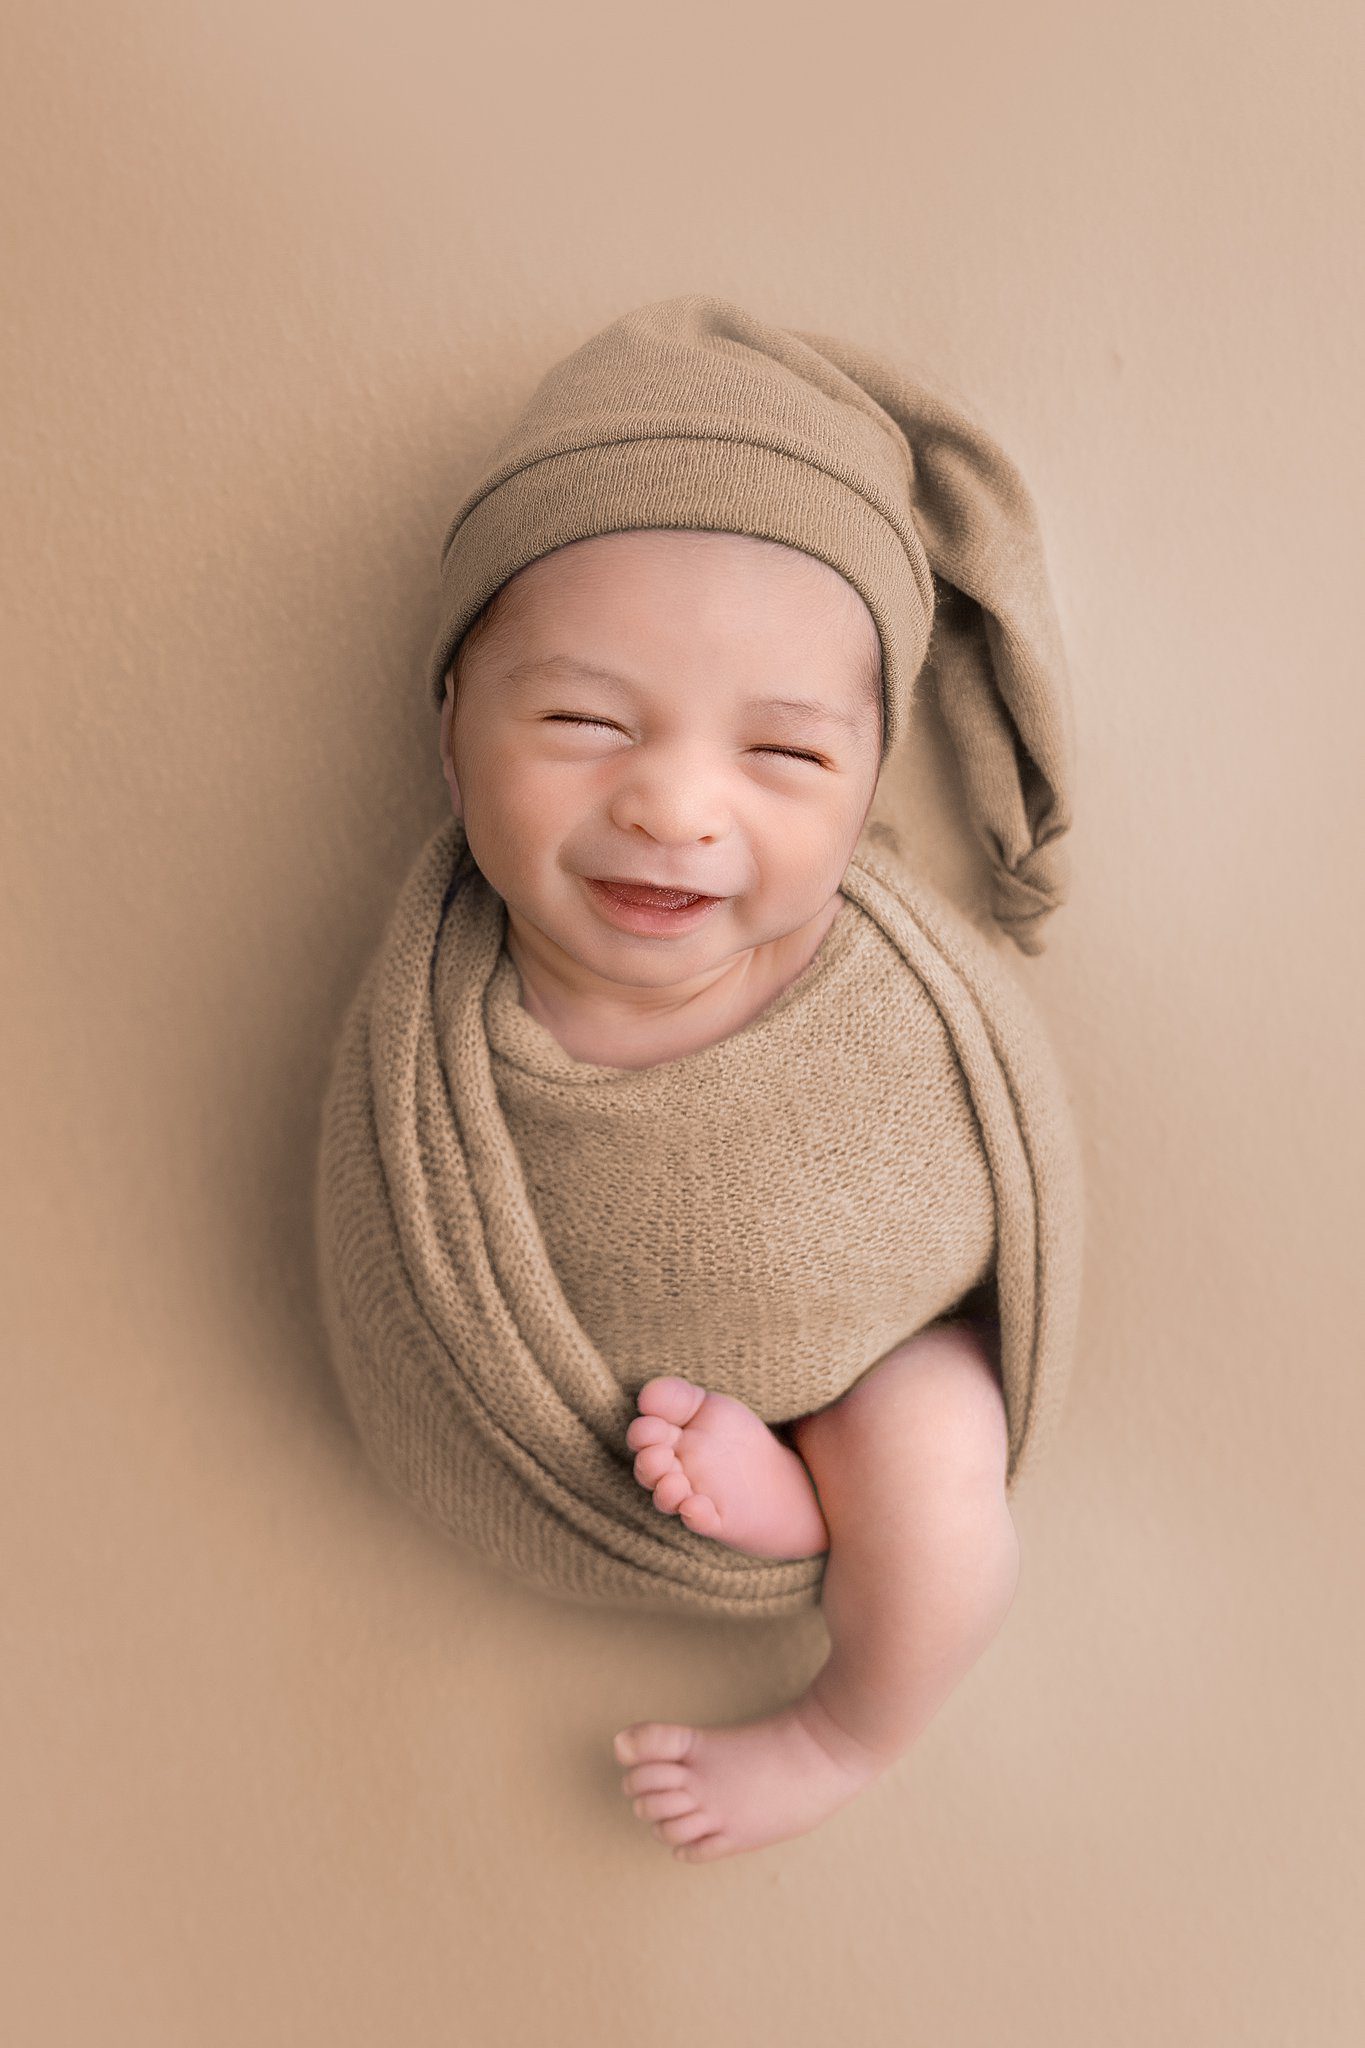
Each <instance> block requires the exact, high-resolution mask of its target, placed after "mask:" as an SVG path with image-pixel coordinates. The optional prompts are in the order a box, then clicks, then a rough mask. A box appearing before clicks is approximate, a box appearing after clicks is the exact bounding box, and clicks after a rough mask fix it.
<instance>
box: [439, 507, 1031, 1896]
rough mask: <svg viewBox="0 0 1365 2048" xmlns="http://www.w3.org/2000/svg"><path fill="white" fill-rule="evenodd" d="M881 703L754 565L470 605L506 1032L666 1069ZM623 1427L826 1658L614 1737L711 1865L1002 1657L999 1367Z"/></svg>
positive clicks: (808, 606)
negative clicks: (769, 1705)
mask: <svg viewBox="0 0 1365 2048" xmlns="http://www.w3.org/2000/svg"><path fill="white" fill-rule="evenodd" d="M438 673H439V672H438ZM880 676H881V645H880V642H879V637H878V632H877V627H876V624H875V622H874V620H873V617H872V615H871V613H870V612H869V610H868V608H867V606H866V605H865V604H864V602H863V600H862V598H861V597H860V596H859V595H858V593H857V592H856V591H855V590H854V589H853V587H852V585H851V584H849V583H848V582H847V581H845V579H844V578H843V577H842V576H840V575H839V574H838V573H837V572H836V571H835V570H833V569H831V568H829V567H827V566H826V564H825V563H824V562H822V561H819V560H816V559H815V558H814V557H813V556H811V555H809V554H806V553H804V552H802V551H800V550H798V549H796V548H793V547H788V546H785V545H782V544H779V543H777V542H775V541H767V540H757V539H752V538H749V537H747V536H745V535H740V534H736V533H727V532H702V531H686V530H678V531H672V530H664V529H638V530H633V531H621V532H609V533H604V534H599V535H597V536H596V537H594V538H591V539H588V540H580V541H575V542H572V543H570V544H569V545H565V546H559V547H557V548H555V549H554V550H553V551H552V552H550V553H547V554H544V555H542V556H541V557H539V558H538V559H536V560H534V561H532V562H531V563H530V564H529V565H528V566H527V567H525V568H523V569H522V570H520V571H519V573H517V574H516V575H514V576H513V577H512V578H511V579H510V580H509V581H507V582H506V583H504V584H503V585H502V586H501V588H500V589H499V590H498V591H497V593H496V595H495V596H494V598H493V600H492V601H491V603H490V604H489V605H488V606H487V607H485V609H484V611H483V612H482V613H481V614H480V616H479V617H478V618H477V619H476V620H475V622H474V624H473V626H472V627H471V629H470V630H469V631H468V632H467V633H466V634H465V635H464V637H463V639H462V641H461V643H460V645H459V648H458V652H457V657H456V661H455V664H454V667H453V668H452V669H451V670H450V671H449V672H448V673H447V677H446V698H445V705H444V709H443V712H442V716H441V735H440V746H441V758H442V763H443V768H444V773H445V776H446V780H447V782H448V784H449V788H450V794H451V800H452V803H453V805H454V808H455V811H456V814H457V815H458V816H459V817H460V818H461V820H462V821H463V825H464V830H465V833H466V836H467V839H468V843H469V848H470V851H471V853H472V854H473V856H474V859H475V860H476V861H477V863H478V867H479V869H480V870H481V871H482V873H483V875H484V876H485V877H486V879H487V881H488V882H489V884H490V885H491V887H492V888H493V889H494V890H495V891H496V892H497V894H498V895H499V896H500V897H501V898H502V899H503V902H504V903H505V905H506V918H507V923H506V938H505V945H506V953H507V956H508V959H509V960H510V963H511V966H512V968H514V969H515V974H516V978H517V985H518V992H519V1002H520V1006H521V1008H522V1009H523V1010H524V1011H525V1012H526V1014H527V1015H528V1016H529V1017H530V1018H531V1019H533V1020H534V1021H535V1022H536V1024H537V1025H539V1026H540V1027H542V1028H543V1030H544V1031H545V1032H547V1033H548V1034H549V1035H550V1037H551V1038H552V1039H553V1041H554V1042H555V1044H557V1045H558V1046H559V1047H561V1048H562V1049H563V1050H564V1052H566V1053H567V1054H568V1055H569V1056H570V1057H571V1058H572V1059H573V1060H575V1061H582V1062H589V1063H591V1064H593V1065H594V1066H604V1067H616V1068H644V1067H653V1066H658V1065H660V1064H662V1063H664V1062H668V1061H674V1060H682V1059H686V1058H687V1057H688V1056H689V1055H690V1054H693V1053H696V1052H698V1051H700V1050H701V1049H703V1048H705V1047H708V1046H712V1045H715V1044H717V1043H718V1042H719V1041H721V1040H723V1039H726V1038H729V1037H730V1036H732V1035H733V1034H734V1033H736V1032H737V1031H740V1030H742V1029H743V1028H744V1026H745V1025H746V1024H748V1023H750V1022H751V1021H752V1020H753V1019H754V1018H756V1017H758V1016H760V1015H761V1014H762V1013H764V1012H765V1011H767V1010H768V1009H769V1007H770V1006H771V1005H773V1004H774V1003H775V1002H776V1001H777V999H778V998H779V997H780V996H782V995H783V993H784V992H785V991H788V990H790V989H791V988H792V987H793V986H794V985H795V984H796V983H797V982H798V981H800V980H801V978H802V977H803V976H804V975H805V974H806V973H807V971H808V970H809V969H811V967H812V964H813V963H815V962H816V961H817V958H818V957H822V948H823V947H824V946H825V943H826V940H827V938H829V939H830V941H831V943H833V942H834V939H835V938H837V934H832V928H833V927H834V926H835V923H836V920H837V919H838V918H839V915H840V911H841V908H842V907H844V906H845V905H846V899H845V898H844V897H843V896H842V895H841V893H840V884H841V881H842V879H843V876H844V873H845V870H846V868H847V866H848V863H849V860H850V857H851V855H852V853H853V850H854V847H855V845H856V843H857V841H858V838H859V835H860V833H861V831H862V829H863V825H864V823H865V821H866V819H867V816H868V813H869V810H870V808H871V805H872V800H873V796H874V793H875V790H876V787H877V781H878V772H879V766H880V759H881V744H882V697H881V683H880ZM969 1277H970V1276H969ZM964 1284H965V1283H964ZM627 1306H628V1304H627ZM637 1406H638V1409H639V1414H638V1415H637V1417H636V1418H635V1419H634V1421H632V1422H631V1424H630V1426H629V1428H628V1430H627V1432H626V1442H627V1445H628V1446H629V1448H630V1449H631V1450H632V1451H633V1452H634V1453H635V1454H636V1455H635V1461H634V1472H635V1476H636V1478H637V1479H638V1480H639V1482H640V1484H641V1485H642V1486H643V1487H646V1488H648V1489H649V1490H650V1491H651V1493H652V1497H653V1502H654V1505H655V1507H656V1508H657V1509H658V1510H659V1512H660V1514H664V1515H678V1516H679V1517H680V1518H681V1519H682V1521H683V1522H684V1523H685V1524H686V1525H687V1527H688V1528H689V1529H691V1530H693V1531H694V1532H696V1533H697V1534H698V1535H700V1536H703V1537H705V1538H708V1539H710V1540H711V1541H714V1542H715V1543H718V1544H727V1545H730V1546H732V1547H734V1548H737V1549H741V1550H744V1551H747V1552H749V1553H752V1554H755V1555H757V1556H760V1557H767V1558H804V1557H812V1556H816V1555H818V1554H822V1553H826V1552H827V1553H828V1555H827V1561H826V1566H825V1573H824V1579H823V1586H822V1605H823V1613H824V1619H825V1622H826V1625H827V1628H828V1632H829V1637H830V1642H831V1650H830V1655H829V1658H828V1660H827V1661H826V1663H825V1664H824V1666H823V1668H822V1669H821V1670H820V1672H819V1673H818V1674H817V1676H816V1677H815V1679H814V1680H813V1682H812V1684H811V1685H810V1687H809V1688H808V1689H807V1691H806V1692H805V1693H804V1694H803V1695H802V1697H801V1698H800V1699H798V1700H796V1701H794V1702H793V1703H792V1704H790V1705H789V1706H786V1707H784V1708H783V1709H782V1710H781V1711H780V1712H778V1713H775V1714H771V1715H767V1716H764V1717H763V1718H761V1719H759V1720H756V1721H749V1722H744V1723H741V1724H738V1725H735V1726H730V1727H691V1726H688V1725H682V1724H676V1723H672V1722H663V1721H643V1722H637V1723H635V1724H633V1725H632V1726H631V1727H628V1728H624V1729H622V1730H621V1731H620V1732H619V1733H618V1735H617V1736H616V1740H615V1750H616V1756H617V1759H618V1761H619V1762H620V1763H622V1764H625V1765H628V1766H629V1768H628V1769H627V1770H626V1772H625V1774H624V1776H623V1778H622V1781H621V1782H622V1788H623V1790H624V1791H625V1793H626V1794H627V1795H628V1796H629V1797H630V1798H631V1800H632V1803H633V1807H634V1811H635V1812H636V1813H637V1814H638V1815H639V1816H640V1818H641V1819H643V1820H645V1821H648V1822H650V1823H651V1824H652V1829H653V1832H654V1834H655V1835H657V1836H659V1837H660V1838H661V1839H662V1840H664V1841H666V1842H668V1843H670V1844H672V1845H674V1847H673V1853H674V1855H675V1856H677V1857H679V1858H682V1859H684V1860H687V1861H690V1862H702V1861H709V1860H712V1859H714V1858H717V1857H722V1856H727V1855H733V1854H736V1853H738V1852H741V1851H744V1850H750V1849H755V1848H759V1847H761V1846H763V1845H764V1844H767V1843H771V1842H776V1841H780V1840H782V1839H784V1838H786V1837H788V1836H792V1835H799V1834H803V1833H806V1832H808V1831H809V1830H810V1829H812V1828H813V1827H815V1826H817V1825H818V1824H819V1822H820V1821H821V1820H823V1819H824V1817H825V1816H826V1815H827V1814H829V1813H831V1812H833V1811H835V1810H836V1809H837V1808H838V1807H840V1806H842V1805H844V1804H845V1803H846V1802H847V1801H848V1800H850V1799H851V1798H853V1796H854V1795H855V1794H856V1793H857V1791H858V1790H859V1789H860V1788H861V1787H862V1786H863V1785H864V1784H866V1783H867V1782H868V1781H869V1779H872V1778H874V1777H876V1776H877V1775H878V1774H879V1773H880V1772H882V1771H884V1770H885V1769H886V1768H887V1766H888V1765H889V1764H891V1763H892V1762H893V1761H894V1760H895V1759H896V1758H897V1757H898V1756H900V1755H901V1754H902V1753H903V1752H904V1751H905V1750H906V1748H907V1747H908V1746H909V1745H910V1744H911V1743H912V1742H913V1741H914V1739H915V1737H916V1736H917V1735H918V1734H919V1732H920V1731H921V1730H922V1729H923V1728H924V1727H925V1725H926V1724H927V1723H928V1722H929V1720H930V1719H931V1718H932V1716H933V1715H934V1713H935V1712H936V1710H937V1709H938V1707H939V1706H940V1704H941V1703H942V1702H943V1700H944V1699H945V1698H946V1697H947V1695H948V1694H949V1692H950V1691H951V1690H952V1688H953V1687H954V1686H955V1685H956V1684H957V1682H958V1681H959V1679H961V1678H962V1677H963V1675H964V1674H965V1673H966V1672H967V1671H968V1670H969V1669H970V1667H971V1666H972V1664H973V1663H974V1662H975V1660H976V1659H977V1657H979V1656H980V1654H981V1653H982V1651H983V1650H984V1649H985V1647H986V1646H987V1644H989V1643H990V1641H991V1640H992V1639H993V1637H994V1636H995V1635H996V1633H997V1631H998V1630H999V1628H1000V1626H1001V1624H1002V1622H1003V1620H1004V1617H1005V1614H1006V1612H1007V1611H1008V1608H1009V1606H1010V1603H1011V1600H1012V1598H1013V1595H1014V1590H1015V1586H1016V1582H1017V1578H1018V1570H1019V1551H1018V1543H1017V1538H1016V1533H1015V1528H1014V1523H1013V1520H1012V1517H1011V1514H1010V1510H1009V1507H1008V1504H1007V1501H1006V1494H1005V1475H1006V1462H1007V1427H1006V1411H1005V1404H1004V1398H1003V1394H1002V1388H1001V1381H1000V1376H999V1355H998V1344H997V1337H996V1332H995V1329H994V1327H993V1325H992V1323H991V1321H990V1320H989V1319H988V1318H985V1317H976V1316H972V1315H967V1316H960V1317H958V1318H956V1319H954V1320H951V1321H946V1322H945V1321H942V1320H940V1321H937V1322H935V1323H934V1324H933V1325H932V1326H931V1327H928V1328H925V1329H923V1330H921V1331H920V1333H919V1334H918V1335H917V1336H915V1337H914V1338H912V1339H911V1340H909V1341H908V1342H903V1343H899V1344H897V1345H896V1346H895V1348H894V1349H892V1350H890V1351H889V1352H887V1353H886V1355H885V1356H883V1357H881V1358H880V1359H879V1360H878V1361H877V1362H876V1363H875V1364H874V1365H872V1367H871V1368H870V1369H869V1370H868V1371H867V1372H865V1373H864V1374H863V1375H862V1376H861V1377H860V1378H859V1379H858V1380H857V1381H856V1383H855V1384H854V1385H853V1386H852V1387H851V1388H850V1389H849V1391H848V1392H847V1393H845V1394H844V1395H843V1396H842V1397H841V1398H839V1399H837V1400H835V1401H833V1402H831V1403H829V1404H828V1405H826V1406H823V1407H820V1408H818V1409H816V1410H815V1412H813V1413H810V1414H807V1415H803V1416H801V1417H799V1418H797V1419H795V1420H794V1421H792V1422H790V1423H788V1424H785V1425H782V1426H781V1427H780V1428H779V1429H776V1430H775V1429H773V1428H770V1427H769V1425H768V1424H767V1423H766V1422H765V1421H763V1420H762V1419H761V1418H760V1417H759V1416H758V1415H757V1414H756V1413H755V1412H754V1411H753V1409H751V1408H750V1407H748V1406H747V1405H746V1404H745V1403H744V1402H742V1401H740V1400H737V1399H736V1398H734V1397H733V1396H732V1395H730V1394H727V1393H725V1392H721V1391H717V1390H715V1389H708V1388H707V1387H706V1386H705V1385H700V1384H696V1383H694V1382H692V1381H691V1380H688V1379H685V1378H682V1377H680V1376H677V1375H674V1374H667V1375H664V1376H660V1377H656V1378H653V1379H651V1380H649V1381H648V1382H647V1383H646V1384H645V1385H644V1386H643V1387H642V1388H641V1389H640V1391H639V1394H638V1397H637Z"/></svg>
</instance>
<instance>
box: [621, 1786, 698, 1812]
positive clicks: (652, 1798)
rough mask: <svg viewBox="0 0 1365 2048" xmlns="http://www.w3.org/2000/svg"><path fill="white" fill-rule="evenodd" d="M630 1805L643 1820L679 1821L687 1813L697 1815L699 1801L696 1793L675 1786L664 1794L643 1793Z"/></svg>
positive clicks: (684, 1787)
mask: <svg viewBox="0 0 1365 2048" xmlns="http://www.w3.org/2000/svg"><path fill="white" fill-rule="evenodd" d="M630 1804H631V1809H632V1811H633V1812H634V1813H636V1814H637V1815H638V1816H639V1818H640V1819H641V1820H678V1819H680V1818H681V1816H682V1815H683V1814H685V1813H695V1812H696V1811H697V1804H698V1801H697V1795H696V1793H695V1792H689V1791H688V1789H687V1787H686V1786H684V1785H674V1786H672V1787H671V1788H669V1789H668V1790H666V1791H663V1792H642V1793H641V1794H640V1796H639V1798H638V1799H632V1800H631V1802H630Z"/></svg>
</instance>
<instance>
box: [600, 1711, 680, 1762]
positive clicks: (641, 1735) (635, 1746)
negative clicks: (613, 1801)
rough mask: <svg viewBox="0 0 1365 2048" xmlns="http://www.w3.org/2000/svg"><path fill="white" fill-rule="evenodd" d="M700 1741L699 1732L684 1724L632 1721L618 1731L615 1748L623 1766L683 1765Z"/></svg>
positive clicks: (618, 1759) (676, 1722)
mask: <svg viewBox="0 0 1365 2048" xmlns="http://www.w3.org/2000/svg"><path fill="white" fill-rule="evenodd" d="M696 1739H697V1731H696V1729H695V1728H691V1727H689V1726H688V1725H687V1724H686V1723H685V1722H682V1721H632V1722H631V1724H630V1726H629V1727H628V1728H621V1729H618V1731H617V1734H616V1738H615V1741H614V1744H613V1747H614V1748H615V1751H616V1761H617V1763H619V1764H644V1763H672V1764H683V1763H686V1762H687V1759H688V1758H689V1756H690V1755H691V1754H692V1749H693V1745H694V1744H695V1742H696Z"/></svg>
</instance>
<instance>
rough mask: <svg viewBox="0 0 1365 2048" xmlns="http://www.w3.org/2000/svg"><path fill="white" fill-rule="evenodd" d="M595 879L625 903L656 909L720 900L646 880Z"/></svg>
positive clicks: (598, 877) (597, 877) (675, 908)
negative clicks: (668, 887) (666, 887)
mask: <svg viewBox="0 0 1365 2048" xmlns="http://www.w3.org/2000/svg"><path fill="white" fill-rule="evenodd" d="M593 879H594V881H595V883H596V886H597V887H598V888H599V889H609V890H610V891H611V893H612V895H613V896H619V897H620V898H621V900H622V902H623V903H644V904H649V905H651V906H652V907H653V908H654V909H656V910H683V909H685V908H686V906H687V905H688V904H689V903H715V902H717V901H718V900H719V899H718V898H717V897H714V896H703V895H702V894H701V892H700V891H699V890H687V889H656V888H654V887H652V886H651V885H648V884H646V883H644V882H613V881H609V880H607V879H606V878H605V877H601V876H594V878H593Z"/></svg>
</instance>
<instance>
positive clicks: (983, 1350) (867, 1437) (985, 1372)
mask: <svg viewBox="0 0 1365 2048" xmlns="http://www.w3.org/2000/svg"><path fill="white" fill-rule="evenodd" d="M808 1420H810V1421H818V1422H820V1423H821V1425H822V1431H823V1434H824V1436H825V1438H826V1440H827V1441H829V1442H831V1443H834V1444H836V1445H837V1446H838V1447H839V1449H840V1451H841V1452H842V1453H843V1454H844V1455H846V1456H848V1457H851V1458H857V1459H859V1460H863V1461H865V1460H867V1459H868V1458H873V1457H876V1458H887V1459H893V1460H898V1461H900V1463H901V1464H902V1466H903V1467H904V1466H905V1465H906V1464H907V1463H908V1462H914V1463H917V1464H920V1465H923V1466H924V1467H925V1468H926V1470H928V1469H932V1471H933V1472H934V1473H935V1474H937V1475H939V1476H940V1477H943V1478H946V1479H948V1480H950V1481H951V1482H952V1483H953V1484H954V1485H965V1484H968V1483H971V1482H973V1481H981V1482H983V1483H985V1484H988V1485H992V1486H996V1485H998V1486H1000V1487H1003V1485H1004V1480H1005V1472H1006V1467H1007V1464H1008V1459H1009V1422H1008V1417H1007V1414H1006V1410H1005V1401H1004V1395H1003V1393H1002V1391H1001V1385H1000V1379H999V1375H998V1373H997V1370H996V1366H995V1362H994V1359H993V1356H992V1350H991V1346H990V1344H989V1342H988V1340H987V1338H986V1337H985V1336H984V1335H983V1333H982V1332H981V1331H979V1330H978V1329H977V1328H976V1327H975V1325H973V1324H968V1323H940V1324H935V1325H934V1326H933V1327H932V1328H930V1329H927V1330H922V1331H920V1332H919V1334H918V1335H917V1336H915V1337H912V1338H909V1339H908V1340H907V1341H906V1342H905V1343H904V1344H898V1345H897V1346H896V1348H895V1350H894V1351H890V1352H888V1353H887V1355H886V1357H885V1358H882V1359H879V1360H878V1361H877V1363H876V1365H874V1366H873V1367H872V1368H871V1369H870V1370H869V1371H868V1372H866V1373H864V1375H863V1377H862V1378H861V1379H860V1380H858V1381H857V1382H856V1383H855V1384H854V1385H853V1386H852V1387H851V1388H850V1389H849V1391H848V1392H847V1393H846V1394H845V1395H843V1396H842V1398H841V1399H840V1400H838V1401H835V1402H832V1403H831V1404H830V1406H829V1407H828V1408H825V1409H821V1410H820V1411H819V1415H818V1416H816V1417H811V1418H808Z"/></svg>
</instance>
